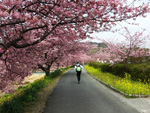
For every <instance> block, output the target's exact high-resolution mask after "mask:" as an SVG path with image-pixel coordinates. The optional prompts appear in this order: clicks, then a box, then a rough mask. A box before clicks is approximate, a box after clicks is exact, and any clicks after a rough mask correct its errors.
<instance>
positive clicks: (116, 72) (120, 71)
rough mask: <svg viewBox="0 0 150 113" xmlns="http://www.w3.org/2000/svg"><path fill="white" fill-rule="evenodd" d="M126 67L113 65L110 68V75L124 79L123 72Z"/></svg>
mask: <svg viewBox="0 0 150 113" xmlns="http://www.w3.org/2000/svg"><path fill="white" fill-rule="evenodd" d="M126 70H127V69H126V66H125V64H115V65H113V67H112V74H114V75H117V76H120V77H125V76H124V75H125V72H127V71H126Z"/></svg>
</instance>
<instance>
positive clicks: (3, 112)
mask: <svg viewBox="0 0 150 113" xmlns="http://www.w3.org/2000/svg"><path fill="white" fill-rule="evenodd" d="M67 69H69V68H64V69H59V70H56V71H55V72H52V73H51V74H50V75H49V76H45V77H44V78H42V79H40V80H37V81H35V82H33V83H30V84H29V85H27V86H25V87H20V88H18V90H17V91H16V92H15V93H14V94H12V95H10V94H7V95H4V96H2V97H1V98H0V113H24V107H25V106H27V105H28V104H29V103H30V102H33V101H35V100H36V99H38V92H40V91H41V90H43V88H44V87H46V86H48V85H49V84H50V83H52V82H53V78H55V77H57V76H58V75H61V74H62V72H63V71H65V70H67Z"/></svg>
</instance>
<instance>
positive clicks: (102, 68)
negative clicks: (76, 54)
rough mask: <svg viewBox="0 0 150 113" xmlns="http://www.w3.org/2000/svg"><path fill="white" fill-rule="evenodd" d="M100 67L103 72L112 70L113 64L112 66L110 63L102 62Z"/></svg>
mask: <svg viewBox="0 0 150 113" xmlns="http://www.w3.org/2000/svg"><path fill="white" fill-rule="evenodd" d="M100 68H101V71H102V72H110V73H111V72H112V66H110V64H106V63H105V64H101V65H100Z"/></svg>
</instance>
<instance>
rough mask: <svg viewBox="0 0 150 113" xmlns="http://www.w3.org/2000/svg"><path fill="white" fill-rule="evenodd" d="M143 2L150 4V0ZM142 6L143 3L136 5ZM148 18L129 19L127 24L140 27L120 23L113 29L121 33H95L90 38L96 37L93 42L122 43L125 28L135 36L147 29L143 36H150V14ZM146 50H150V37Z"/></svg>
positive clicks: (143, 0)
mask: <svg viewBox="0 0 150 113" xmlns="http://www.w3.org/2000/svg"><path fill="white" fill-rule="evenodd" d="M141 1H142V2H146V3H147V2H149V1H150V0H141ZM139 4H141V2H137V3H136V5H139ZM146 15H147V17H145V18H143V17H137V18H136V20H133V19H129V20H127V22H130V23H133V22H134V23H138V24H139V25H129V24H128V23H127V22H119V23H118V25H117V26H116V27H114V28H113V29H120V30H119V32H114V33H113V32H111V31H110V32H99V33H93V34H91V35H90V36H92V37H94V38H95V39H93V42H101V41H100V40H98V38H100V39H105V40H111V41H115V42H121V41H124V39H125V38H124V37H123V36H122V35H121V34H120V33H124V32H125V30H124V29H122V28H123V27H127V28H128V29H129V31H130V32H131V34H134V33H135V32H137V31H142V30H143V29H145V31H144V34H143V36H146V35H150V13H149V14H146ZM144 47H146V48H150V37H149V39H147V41H146V44H145V45H144Z"/></svg>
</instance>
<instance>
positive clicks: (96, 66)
mask: <svg viewBox="0 0 150 113" xmlns="http://www.w3.org/2000/svg"><path fill="white" fill-rule="evenodd" d="M88 65H89V66H91V67H94V68H96V69H98V68H100V65H101V63H100V62H90V63H89V64H88Z"/></svg>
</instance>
